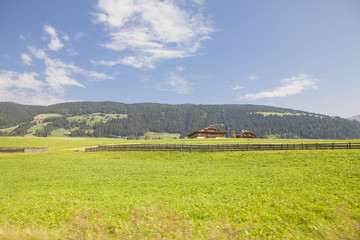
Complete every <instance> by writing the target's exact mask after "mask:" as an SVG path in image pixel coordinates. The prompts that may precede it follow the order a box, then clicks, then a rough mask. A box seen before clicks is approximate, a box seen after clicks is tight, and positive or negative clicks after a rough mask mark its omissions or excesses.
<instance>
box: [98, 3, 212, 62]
mask: <svg viewBox="0 0 360 240" xmlns="http://www.w3.org/2000/svg"><path fill="white" fill-rule="evenodd" d="M192 3H193V4H192V7H193V8H192V9H191V10H189V7H190V6H189V5H186V1H176V0H168V1H160V0H138V1H129V0H99V1H98V4H97V10H98V12H97V13H95V14H94V15H95V22H98V23H103V24H104V25H105V26H106V30H107V31H108V33H109V40H108V41H107V42H105V43H103V44H102V46H103V47H105V48H108V49H111V50H114V51H117V52H123V53H124V55H122V56H120V57H119V58H118V59H111V60H106V61H105V60H102V61H98V64H103V65H108V66H112V65H116V64H126V65H130V66H133V67H136V68H140V67H146V68H154V64H155V63H156V62H159V61H163V60H167V59H173V58H185V57H189V56H194V55H197V54H198V51H199V49H200V48H201V42H202V41H204V40H207V39H209V38H210V37H209V36H210V34H211V33H212V32H213V31H214V29H213V27H212V26H211V23H210V21H209V19H208V18H206V17H204V16H203V14H202V12H201V10H200V6H201V5H202V4H203V1H201V0H192ZM185 7H187V8H185ZM125 50H126V51H125ZM129 51H130V54H127V53H128V52H129Z"/></svg>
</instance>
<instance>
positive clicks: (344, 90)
mask: <svg viewBox="0 0 360 240" xmlns="http://www.w3.org/2000/svg"><path fill="white" fill-rule="evenodd" d="M0 101H6V102H9V101H11V102H17V103H22V104H33V105H50V104H54V103H60V102H68V101H116V102H124V103H139V102H154V103H169V104H184V103H193V104H256V105H268V106H276V107H284V108H291V109H296V110H303V111H308V112H314V113H320V114H326V115H331V116H341V117H351V116H355V115H359V114H360V104H359V103H360V1H359V0H317V1H314V0H292V1H289V0H272V1H268V0H222V1H220V0H76V1H74V0H33V1H28V0H1V1H0Z"/></svg>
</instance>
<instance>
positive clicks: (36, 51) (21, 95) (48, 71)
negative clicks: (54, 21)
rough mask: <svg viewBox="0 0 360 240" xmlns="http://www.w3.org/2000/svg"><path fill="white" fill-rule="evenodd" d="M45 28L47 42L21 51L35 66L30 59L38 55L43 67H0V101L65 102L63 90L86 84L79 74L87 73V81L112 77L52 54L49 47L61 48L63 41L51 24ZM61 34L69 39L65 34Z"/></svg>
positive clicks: (30, 102)
mask: <svg viewBox="0 0 360 240" xmlns="http://www.w3.org/2000/svg"><path fill="white" fill-rule="evenodd" d="M44 31H45V32H46V33H48V34H49V35H50V37H51V40H50V43H49V44H47V45H45V46H43V47H42V48H35V47H32V46H28V50H29V52H30V54H27V53H22V54H21V60H22V61H23V63H24V64H26V65H34V66H35V65H36V64H35V63H37V62H34V61H33V60H35V59H37V60H40V61H42V62H43V63H44V69H43V70H42V71H41V72H30V73H28V72H24V73H20V72H15V71H7V70H1V69H0V101H15V102H19V103H27V104H45V105H46V104H52V103H58V102H64V101H66V100H65V99H63V98H62V96H63V95H64V94H65V88H66V87H68V86H75V87H82V88H86V85H85V84H84V83H82V82H81V81H80V80H81V78H80V80H79V79H78V78H79V77H80V76H79V75H81V76H83V77H86V80H87V81H98V80H105V79H113V77H111V76H109V75H106V74H104V73H100V72H96V71H89V70H85V69H83V68H81V67H79V66H76V65H75V64H72V63H67V62H64V61H62V60H60V59H59V58H54V57H53V56H52V54H53V52H52V51H60V50H61V49H62V48H63V47H64V45H63V44H62V43H61V41H60V40H59V38H58V35H57V32H56V30H55V29H54V28H53V27H51V26H49V25H45V26H44ZM21 36H22V35H21ZM62 36H63V38H64V39H65V40H67V41H70V38H69V37H67V35H66V34H62ZM50 50H51V51H50ZM57 55H60V54H57Z"/></svg>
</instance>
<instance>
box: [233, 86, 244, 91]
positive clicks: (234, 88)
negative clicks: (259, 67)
mask: <svg viewBox="0 0 360 240" xmlns="http://www.w3.org/2000/svg"><path fill="white" fill-rule="evenodd" d="M243 88H244V87H242V86H234V87H233V88H232V90H234V91H236V90H240V89H243Z"/></svg>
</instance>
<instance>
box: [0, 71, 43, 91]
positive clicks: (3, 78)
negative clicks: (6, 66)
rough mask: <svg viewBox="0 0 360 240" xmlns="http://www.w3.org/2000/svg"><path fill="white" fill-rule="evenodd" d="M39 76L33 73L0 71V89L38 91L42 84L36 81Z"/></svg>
mask: <svg viewBox="0 0 360 240" xmlns="http://www.w3.org/2000/svg"><path fill="white" fill-rule="evenodd" d="M36 77H39V74H37V73H35V72H31V73H23V74H21V73H17V72H14V71H5V70H1V71H0V88H1V89H6V88H20V89H23V88H27V89H33V90H39V88H40V87H41V86H42V85H43V83H42V82H41V81H39V80H37V79H36Z"/></svg>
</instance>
